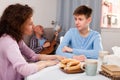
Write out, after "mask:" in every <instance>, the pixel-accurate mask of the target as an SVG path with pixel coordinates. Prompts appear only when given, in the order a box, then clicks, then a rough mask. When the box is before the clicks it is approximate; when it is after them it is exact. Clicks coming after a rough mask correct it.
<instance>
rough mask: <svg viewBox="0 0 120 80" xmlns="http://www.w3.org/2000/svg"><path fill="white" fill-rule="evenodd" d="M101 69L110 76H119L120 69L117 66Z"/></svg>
mask: <svg viewBox="0 0 120 80" xmlns="http://www.w3.org/2000/svg"><path fill="white" fill-rule="evenodd" d="M101 69H102V71H104V72H106V73H108V74H110V75H111V76H120V67H119V66H117V65H102V66H101Z"/></svg>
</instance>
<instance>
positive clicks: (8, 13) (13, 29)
mask: <svg viewBox="0 0 120 80" xmlns="http://www.w3.org/2000/svg"><path fill="white" fill-rule="evenodd" d="M32 15H33V9H32V8H31V7H29V6H28V5H21V4H14V5H9V6H8V7H7V8H6V9H5V10H4V12H3V15H2V16H1V18H0V37H1V36H2V35H3V34H7V35H10V36H11V37H12V38H13V39H15V40H16V41H17V42H19V41H20V40H22V39H23V33H24V30H23V27H22V25H23V24H24V23H25V21H26V20H27V19H28V18H30V17H31V16H32Z"/></svg>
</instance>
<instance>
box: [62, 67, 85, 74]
mask: <svg viewBox="0 0 120 80" xmlns="http://www.w3.org/2000/svg"><path fill="white" fill-rule="evenodd" d="M60 70H61V71H63V72H64V73H67V74H75V73H83V72H84V70H82V69H76V70H64V69H63V68H60Z"/></svg>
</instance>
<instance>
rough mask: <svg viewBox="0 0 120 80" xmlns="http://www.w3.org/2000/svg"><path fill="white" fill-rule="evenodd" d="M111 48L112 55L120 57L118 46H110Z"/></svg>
mask: <svg viewBox="0 0 120 80" xmlns="http://www.w3.org/2000/svg"><path fill="white" fill-rule="evenodd" d="M112 50H113V54H114V55H116V56H118V57H120V47H118V46H114V47H112Z"/></svg>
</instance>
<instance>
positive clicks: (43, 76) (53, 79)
mask: <svg viewBox="0 0 120 80" xmlns="http://www.w3.org/2000/svg"><path fill="white" fill-rule="evenodd" d="M25 80H110V79H109V78H107V77H104V76H102V75H100V74H98V73H97V75H96V76H87V75H86V74H85V72H84V73H77V74H66V73H64V72H62V71H61V70H60V69H59V66H58V65H55V66H51V67H47V68H45V69H43V70H41V71H39V72H37V73H35V74H33V75H30V76H27V77H26V78H25Z"/></svg>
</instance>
